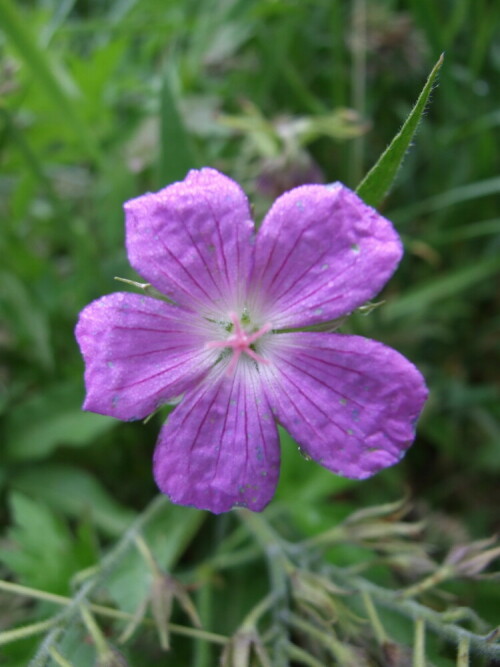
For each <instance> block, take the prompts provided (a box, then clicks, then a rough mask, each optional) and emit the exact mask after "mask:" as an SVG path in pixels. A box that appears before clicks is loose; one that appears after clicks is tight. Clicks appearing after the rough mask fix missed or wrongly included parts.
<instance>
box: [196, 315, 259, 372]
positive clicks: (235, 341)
mask: <svg viewBox="0 0 500 667" xmlns="http://www.w3.org/2000/svg"><path fill="white" fill-rule="evenodd" d="M229 318H230V320H231V322H232V324H233V331H232V332H231V335H230V336H228V337H227V338H226V340H214V341H210V342H208V343H206V345H205V347H206V348H208V349H214V348H232V350H233V356H232V358H231V361H230V362H229V366H228V368H227V371H226V372H227V374H228V375H232V373H233V372H234V369H235V368H236V365H237V363H238V361H239V358H240V357H241V355H242V354H246V355H248V356H249V357H250V358H251V359H253V360H254V361H255V362H257V363H258V364H269V363H270V361H269V360H268V359H265V358H264V357H262V356H261V355H260V354H257V352H255V350H253V349H252V348H251V347H250V346H251V345H252V344H253V343H254V342H255V341H256V340H257V339H259V338H260V337H261V336H263V335H264V334H266V333H267V332H268V331H270V330H271V329H272V325H271V324H269V323H267V324H264V326H262V327H261V328H260V329H258V330H257V331H254V332H253V333H250V334H249V333H247V332H246V331H245V329H243V327H242V326H241V321H240V319H239V317H238V315H237V314H236V313H234V312H231V313H229Z"/></svg>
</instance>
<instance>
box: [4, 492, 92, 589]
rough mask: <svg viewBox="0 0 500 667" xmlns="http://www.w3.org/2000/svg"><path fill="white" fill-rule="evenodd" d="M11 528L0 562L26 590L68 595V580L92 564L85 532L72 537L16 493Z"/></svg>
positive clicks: (42, 508)
mask: <svg viewBox="0 0 500 667" xmlns="http://www.w3.org/2000/svg"><path fill="white" fill-rule="evenodd" d="M10 507H11V513H12V515H13V524H14V525H13V526H12V527H11V528H10V529H9V531H8V533H7V542H6V544H7V546H6V547H5V548H2V549H0V561H1V562H3V563H4V564H5V565H6V566H7V567H8V568H9V569H10V570H11V571H12V572H14V573H15V574H16V576H17V578H18V579H19V580H20V581H21V582H22V583H23V584H26V585H28V586H33V587H34V588H40V589H41V590H46V591H50V592H53V593H68V592H69V581H70V579H71V576H72V575H73V574H74V573H75V572H77V571H78V570H80V569H82V568H85V567H89V566H90V565H93V564H94V563H95V562H96V559H97V552H96V550H95V548H90V549H89V535H88V531H86V530H83V531H79V532H78V533H77V535H73V534H72V533H71V531H70V530H69V528H68V526H67V525H66V524H65V523H64V522H63V521H62V520H61V519H60V518H59V517H57V516H55V515H54V514H53V513H52V512H51V511H50V510H49V508H48V507H47V506H45V505H44V504H43V503H40V502H39V501H38V500H36V501H35V500H32V499H31V498H28V497H26V496H24V495H22V494H20V493H12V494H11V496H10Z"/></svg>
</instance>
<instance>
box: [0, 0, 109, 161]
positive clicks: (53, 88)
mask: <svg viewBox="0 0 500 667" xmlns="http://www.w3.org/2000/svg"><path fill="white" fill-rule="evenodd" d="M0 25H1V27H2V29H3V31H4V33H5V35H6V36H7V38H8V39H9V40H10V42H11V43H12V44H13V46H14V47H15V49H16V50H17V52H18V54H19V55H20V57H21V58H22V60H23V61H24V63H25V65H26V66H27V67H28V68H29V69H30V70H31V72H32V73H33V75H34V76H35V78H36V79H37V81H38V82H39V83H40V85H41V86H42V88H43V89H44V91H45V93H46V95H47V96H48V98H49V99H50V100H51V101H52V102H53V103H54V105H55V106H56V107H57V108H58V110H59V112H60V116H61V118H62V119H64V120H65V122H66V123H67V124H68V125H70V126H71V128H72V131H73V133H74V135H75V137H76V139H77V140H78V142H79V144H80V148H81V149H82V151H83V154H84V155H86V156H87V157H88V158H91V159H92V160H94V161H95V162H96V163H100V162H102V156H101V152H100V150H99V147H98V145H97V143H96V142H95V141H94V137H93V135H92V133H91V132H90V130H89V128H88V127H87V125H86V124H85V122H84V121H83V119H82V118H81V116H80V112H79V108H78V104H77V96H78V90H77V89H76V87H75V84H74V83H73V81H72V80H71V79H70V77H69V75H68V74H67V72H65V71H64V70H63V69H62V68H61V66H60V64H59V63H57V62H56V61H55V60H54V59H53V58H52V56H51V55H49V53H48V52H47V51H46V50H44V49H42V48H41V47H40V46H39V44H38V41H37V39H36V35H35V34H33V32H32V31H31V27H30V24H29V21H27V20H26V18H25V17H23V16H21V14H20V13H19V12H18V10H17V8H16V7H15V6H14V5H13V4H12V2H11V0H0Z"/></svg>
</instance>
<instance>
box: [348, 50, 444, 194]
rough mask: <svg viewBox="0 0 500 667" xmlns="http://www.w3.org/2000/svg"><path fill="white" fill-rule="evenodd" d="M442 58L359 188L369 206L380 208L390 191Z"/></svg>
mask: <svg viewBox="0 0 500 667" xmlns="http://www.w3.org/2000/svg"><path fill="white" fill-rule="evenodd" d="M443 57H444V56H443V55H441V57H440V58H439V60H438V61H437V63H436V64H435V65H434V69H433V70H432V72H431V73H430V75H429V78H428V79H427V82H426V84H425V86H424V88H423V90H422V92H421V93H420V96H419V98H418V100H417V102H416V104H415V106H414V107H413V109H412V110H411V112H410V115H409V116H408V118H407V119H406V121H405V123H404V125H403V127H402V128H401V130H400V131H399V132H398V134H397V135H396V136H395V137H394V139H393V140H392V141H391V143H390V144H389V146H388V147H387V148H386V150H385V151H384V153H383V154H382V155H381V157H380V158H379V160H378V162H377V163H376V164H375V165H374V166H373V167H372V168H371V169H370V171H369V172H368V174H367V175H366V176H365V177H364V179H363V180H362V181H361V183H360V184H359V185H358V187H357V190H356V191H357V193H358V195H359V196H360V197H361V199H363V200H364V201H365V202H366V203H367V204H369V205H370V206H379V205H380V204H381V203H382V201H383V200H384V198H385V196H386V194H387V193H388V191H389V189H390V188H391V186H392V184H393V182H394V180H395V178H396V175H397V173H398V170H399V168H400V166H401V164H402V162H403V158H404V156H405V153H406V151H407V150H408V148H409V147H410V144H411V142H412V139H413V136H414V134H415V132H416V130H417V127H418V124H419V122H420V119H421V118H422V114H423V113H424V111H425V107H426V105H427V101H428V99H429V95H430V94H431V90H432V86H433V85H434V81H435V80H436V77H437V74H438V72H439V70H440V69H441V65H442V64H443Z"/></svg>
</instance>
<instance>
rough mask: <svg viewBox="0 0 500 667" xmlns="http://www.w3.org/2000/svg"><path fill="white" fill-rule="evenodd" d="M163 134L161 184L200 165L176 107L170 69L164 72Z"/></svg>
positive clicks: (159, 167) (161, 133)
mask: <svg viewBox="0 0 500 667" xmlns="http://www.w3.org/2000/svg"><path fill="white" fill-rule="evenodd" d="M160 137H161V145H160V159H159V165H158V177H159V181H160V183H159V185H160V186H161V187H163V186H164V185H166V184H168V183H172V182H173V181H178V180H180V179H183V178H184V176H185V175H186V173H187V172H188V171H189V169H192V168H193V167H196V166H197V164H196V160H195V157H194V153H193V148H192V145H191V140H190V137H189V134H188V132H187V130H186V127H185V125H184V123H183V121H182V118H181V115H180V113H179V109H178V107H177V100H176V99H175V95H174V92H173V86H172V81H171V76H170V72H169V71H168V70H167V71H166V72H165V74H164V76H163V82H162V87H161V98H160Z"/></svg>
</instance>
